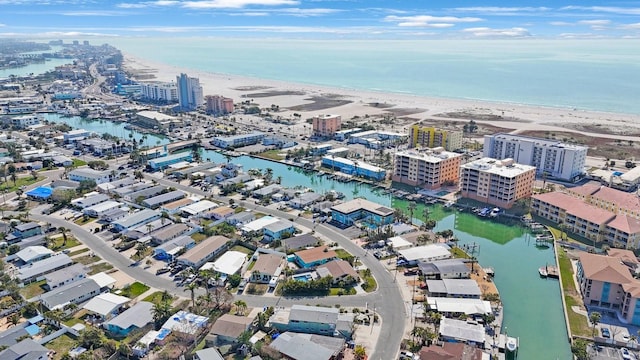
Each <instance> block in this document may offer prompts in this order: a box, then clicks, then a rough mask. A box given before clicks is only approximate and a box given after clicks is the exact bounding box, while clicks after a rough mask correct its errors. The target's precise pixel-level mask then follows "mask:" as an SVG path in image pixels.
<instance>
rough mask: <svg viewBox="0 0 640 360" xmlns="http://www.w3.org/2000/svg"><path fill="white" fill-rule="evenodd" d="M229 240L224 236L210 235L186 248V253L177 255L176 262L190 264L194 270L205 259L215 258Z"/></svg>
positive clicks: (202, 263)
mask: <svg viewBox="0 0 640 360" xmlns="http://www.w3.org/2000/svg"><path fill="white" fill-rule="evenodd" d="M230 241H231V240H230V239H229V238H227V237H225V236H219V235H217V236H211V237H208V238H206V239H204V240H202V242H200V243H199V244H198V245H196V246H194V247H193V248H191V249H189V250H187V252H186V253H184V254H183V255H180V256H179V257H178V263H179V264H183V265H185V266H190V267H191V268H193V269H194V270H196V269H199V268H200V267H201V266H202V265H204V264H205V263H206V262H207V261H209V260H211V259H213V258H215V257H216V256H218V255H220V254H221V253H222V252H223V251H225V250H226V249H227V247H228V244H227V243H228V242H230Z"/></svg>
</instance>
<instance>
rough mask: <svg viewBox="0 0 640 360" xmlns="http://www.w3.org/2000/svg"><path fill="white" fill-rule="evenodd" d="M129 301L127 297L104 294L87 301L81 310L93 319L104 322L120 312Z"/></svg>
mask: <svg viewBox="0 0 640 360" xmlns="http://www.w3.org/2000/svg"><path fill="white" fill-rule="evenodd" d="M129 301H131V299H129V298H128V297H124V296H120V295H116V294H112V293H104V294H100V295H98V296H96V297H94V298H92V299H91V300H89V301H88V302H87V303H86V304H84V305H83V306H82V308H83V309H85V310H87V312H88V313H89V314H92V315H93V317H94V319H99V320H100V321H106V320H109V319H111V318H113V317H114V316H115V315H118V313H119V312H120V310H122V308H123V307H124V306H125V305H126V304H128V303H129Z"/></svg>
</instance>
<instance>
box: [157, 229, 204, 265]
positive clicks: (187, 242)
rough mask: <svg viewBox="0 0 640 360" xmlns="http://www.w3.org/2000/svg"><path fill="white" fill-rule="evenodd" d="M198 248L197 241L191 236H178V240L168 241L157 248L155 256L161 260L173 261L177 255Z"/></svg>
mask: <svg viewBox="0 0 640 360" xmlns="http://www.w3.org/2000/svg"><path fill="white" fill-rule="evenodd" d="M194 246H196V242H195V240H193V239H192V238H191V237H189V236H185V235H182V236H178V237H177V238H175V239H173V240H170V241H167V242H165V243H164V244H162V245H159V246H157V247H155V248H154V249H153V250H154V254H153V256H154V257H155V258H156V259H159V260H167V261H171V260H173V258H174V257H175V256H176V254H178V253H180V252H182V251H186V250H189V249H191V248H192V247H194Z"/></svg>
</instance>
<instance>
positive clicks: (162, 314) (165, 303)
mask: <svg viewBox="0 0 640 360" xmlns="http://www.w3.org/2000/svg"><path fill="white" fill-rule="evenodd" d="M172 310H173V309H172V308H171V300H161V301H160V302H158V303H157V304H154V305H153V308H152V309H151V312H152V316H153V322H154V324H155V327H156V329H159V328H160V326H162V324H164V322H165V321H167V319H169V316H171V313H172Z"/></svg>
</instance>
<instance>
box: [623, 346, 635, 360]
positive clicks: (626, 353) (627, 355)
mask: <svg viewBox="0 0 640 360" xmlns="http://www.w3.org/2000/svg"><path fill="white" fill-rule="evenodd" d="M620 354H621V355H622V358H623V359H624V360H632V359H634V358H635V356H634V357H631V353H630V352H629V350H627V348H621V349H620Z"/></svg>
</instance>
